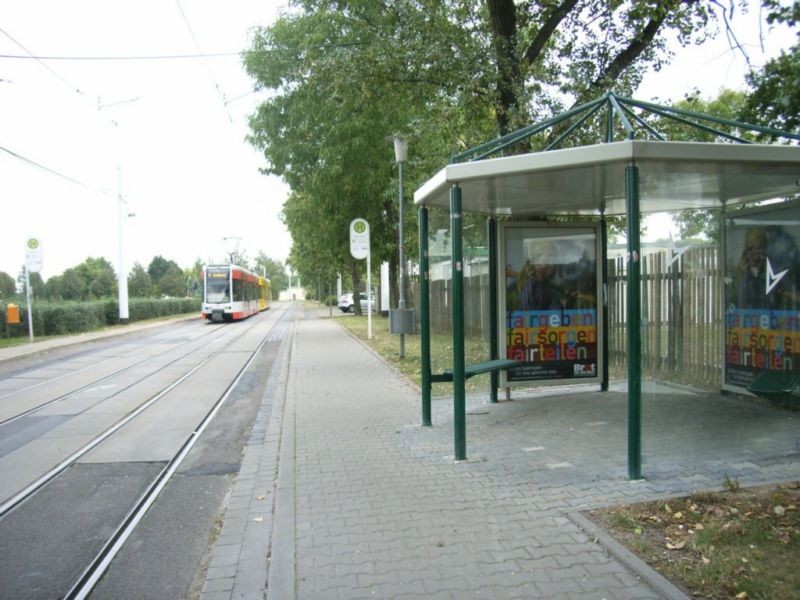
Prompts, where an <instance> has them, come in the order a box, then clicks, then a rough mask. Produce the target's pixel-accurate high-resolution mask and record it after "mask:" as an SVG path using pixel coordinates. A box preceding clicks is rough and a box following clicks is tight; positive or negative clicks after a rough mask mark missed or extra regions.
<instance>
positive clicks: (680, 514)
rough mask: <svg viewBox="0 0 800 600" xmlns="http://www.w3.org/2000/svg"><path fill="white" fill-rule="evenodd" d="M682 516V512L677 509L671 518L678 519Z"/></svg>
mask: <svg viewBox="0 0 800 600" xmlns="http://www.w3.org/2000/svg"><path fill="white" fill-rule="evenodd" d="M682 517H683V513H682V512H680V511H678V512H676V513H675V514H674V515H672V518H673V519H680V518H682Z"/></svg>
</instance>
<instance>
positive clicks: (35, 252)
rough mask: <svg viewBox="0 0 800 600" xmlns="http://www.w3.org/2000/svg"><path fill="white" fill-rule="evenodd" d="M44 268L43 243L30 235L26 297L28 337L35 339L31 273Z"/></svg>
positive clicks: (26, 272)
mask: <svg viewBox="0 0 800 600" xmlns="http://www.w3.org/2000/svg"><path fill="white" fill-rule="evenodd" d="M41 270H42V244H41V242H40V241H39V239H38V238H35V237H29V238H28V239H27V240H26V242H25V299H26V301H27V304H28V339H29V340H30V341H31V342H32V341H33V311H32V310H31V278H30V273H31V272H33V273H38V272H39V271H41Z"/></svg>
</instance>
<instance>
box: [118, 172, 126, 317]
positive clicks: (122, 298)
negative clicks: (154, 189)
mask: <svg viewBox="0 0 800 600" xmlns="http://www.w3.org/2000/svg"><path fill="white" fill-rule="evenodd" d="M117 193H118V195H117V234H118V239H119V275H118V282H117V290H118V297H119V322H120V324H121V325H127V324H128V320H129V319H128V317H129V314H128V276H127V273H128V272H127V270H126V269H125V219H126V217H127V216H128V215H127V212H128V211H127V210H126V209H125V204H126V202H125V199H124V198H123V197H122V165H117Z"/></svg>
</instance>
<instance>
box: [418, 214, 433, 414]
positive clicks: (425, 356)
mask: <svg viewBox="0 0 800 600" xmlns="http://www.w3.org/2000/svg"><path fill="white" fill-rule="evenodd" d="M419 273H420V278H419V296H420V298H419V318H420V363H421V371H422V376H421V380H422V381H421V383H422V425H423V427H430V426H431V424H432V421H431V298H430V290H431V284H430V279H431V277H430V276H431V267H430V256H429V253H428V209H427V208H425V207H424V206H423V207H420V209H419Z"/></svg>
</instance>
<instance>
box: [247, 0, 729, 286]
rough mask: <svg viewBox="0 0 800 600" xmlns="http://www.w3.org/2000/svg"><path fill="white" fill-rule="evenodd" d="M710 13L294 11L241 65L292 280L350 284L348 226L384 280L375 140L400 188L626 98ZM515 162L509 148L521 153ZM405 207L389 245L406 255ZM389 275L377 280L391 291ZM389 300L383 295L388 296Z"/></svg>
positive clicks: (352, 4) (690, 0) (490, 6)
mask: <svg viewBox="0 0 800 600" xmlns="http://www.w3.org/2000/svg"><path fill="white" fill-rule="evenodd" d="M725 9H729V10H733V5H732V3H731V4H728V3H720V2H716V1H713V0H666V1H662V2H652V1H650V0H627V1H619V0H606V1H600V2H598V1H594V0H591V1H590V0H544V1H537V2H533V1H524V2H519V1H515V0H486V2H481V3H476V2H474V1H472V0H388V1H387V2H381V3H375V2H363V1H358V0H335V1H334V0H296V1H295V2H293V3H291V8H290V10H289V11H287V12H286V13H285V14H284V15H283V16H282V17H281V18H279V19H278V20H277V21H276V22H275V23H274V24H273V25H271V26H270V27H267V28H260V29H258V30H256V32H255V36H254V39H253V43H252V47H251V48H250V50H249V51H248V52H246V53H245V57H244V61H245V67H246V69H247V71H248V73H249V74H250V75H251V76H252V77H253V79H254V80H255V84H256V87H257V88H258V89H269V90H272V91H273V93H272V94H271V95H270V97H269V99H268V100H266V101H265V102H264V103H263V104H261V106H260V107H259V108H258V110H257V112H256V113H255V114H254V115H253V116H252V117H251V120H250V128H251V134H250V136H249V140H250V142H251V143H252V144H253V145H254V146H256V147H257V148H258V149H260V150H261V151H263V153H264V157H265V159H266V164H265V166H264V171H265V172H269V173H274V174H277V175H280V176H281V177H283V178H284V179H285V180H286V182H287V183H288V184H289V186H290V187H291V189H292V194H291V196H290V198H289V200H288V201H287V202H286V203H285V205H284V219H285V222H286V225H287V227H288V229H289V231H290V232H291V234H292V238H293V247H292V251H291V255H290V262H291V264H292V266H293V267H294V268H295V269H296V270H297V271H298V272H300V273H301V275H302V276H303V278H304V279H313V278H314V277H316V276H324V277H328V276H329V274H328V273H327V271H330V272H335V271H340V272H342V271H343V272H345V273H350V274H351V278H352V279H353V283H354V286H356V287H357V286H358V279H359V273H360V270H361V269H363V266H360V265H359V264H358V263H357V262H355V261H354V260H353V259H351V258H350V257H349V253H348V224H349V222H350V221H351V220H352V219H353V218H355V217H362V218H365V219H367V221H369V223H370V227H371V234H372V242H373V258H374V259H376V260H374V261H373V263H374V264H376V265H377V263H378V262H379V261H381V260H388V261H390V265H391V267H392V272H393V274H394V273H396V268H397V258H396V253H397V243H398V242H397V237H398V236H397V222H398V208H399V206H398V200H397V197H398V194H397V192H396V190H397V168H396V166H395V165H394V157H393V154H392V149H391V145H390V144H389V143H387V141H386V137H387V136H391V135H392V134H395V133H400V134H403V135H405V136H407V137H408V138H409V139H410V141H411V145H410V149H409V161H408V164H407V165H406V176H407V181H408V184H409V189H413V187H414V186H415V184H418V183H420V182H421V181H422V180H424V179H425V178H427V177H428V176H429V175H430V174H431V173H433V172H435V170H437V169H438V168H440V167H441V166H442V164H443V163H444V162H446V160H447V157H448V156H449V155H450V154H451V153H453V152H454V151H458V150H461V149H466V148H468V147H471V146H473V145H475V144H477V143H479V142H481V141H484V140H486V139H487V138H490V137H493V136H494V135H496V134H502V133H505V132H507V131H509V130H510V129H514V128H517V127H518V126H520V125H527V124H529V123H530V122H532V121H533V120H537V119H540V118H542V117H545V116H549V115H550V114H552V113H554V112H556V111H558V110H561V109H563V108H566V107H568V106H571V105H573V104H575V103H577V102H581V101H583V100H585V99H586V98H589V97H594V96H597V95H599V94H600V93H601V92H603V91H605V90H607V89H612V88H613V89H615V90H616V91H620V92H630V90H632V89H633V88H634V87H635V86H636V85H637V84H638V82H639V81H640V80H641V77H642V75H643V73H644V72H645V70H647V69H658V68H659V67H660V66H661V65H662V64H663V62H664V61H666V60H668V58H669V52H668V50H667V48H666V43H665V40H666V39H667V34H668V33H674V34H677V36H678V39H679V40H680V41H681V43H684V44H688V43H701V42H702V41H703V40H704V39H706V37H707V36H708V35H710V34H712V33H713V32H715V31H716V27H715V26H712V25H713V23H712V22H713V21H715V20H716V19H717V12H718V11H722V10H725ZM523 149H524V148H523ZM409 204H410V202H409V203H406V207H407V208H406V210H408V214H406V215H405V216H406V217H407V222H408V223H409V224H410V227H408V228H406V232H407V236H406V239H405V240H404V243H405V246H406V249H407V250H408V252H407V254H408V255H411V256H413V255H414V254H415V249H416V243H415V238H416V227H415V226H414V219H413V217H414V215H413V212H412V211H411V210H410V207H409ZM396 279H397V278H396V277H395V276H392V277H391V281H393V282H395V281H396ZM393 296H394V297H397V295H396V294H393Z"/></svg>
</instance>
